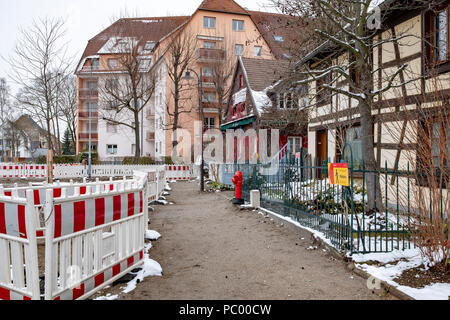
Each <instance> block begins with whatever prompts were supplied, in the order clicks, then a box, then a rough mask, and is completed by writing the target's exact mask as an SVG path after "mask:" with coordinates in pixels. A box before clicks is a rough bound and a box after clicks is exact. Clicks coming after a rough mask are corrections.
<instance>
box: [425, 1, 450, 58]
mask: <svg viewBox="0 0 450 320" xmlns="http://www.w3.org/2000/svg"><path fill="white" fill-rule="evenodd" d="M449 14H450V2H449V1H447V2H446V3H445V5H444V6H440V7H438V8H436V9H434V10H430V11H428V12H427V13H426V14H425V38H426V39H425V40H426V41H425V46H426V55H427V59H428V65H429V66H435V65H439V64H442V63H444V62H448V61H449V60H450V46H449V34H450V28H449V20H450V19H449Z"/></svg>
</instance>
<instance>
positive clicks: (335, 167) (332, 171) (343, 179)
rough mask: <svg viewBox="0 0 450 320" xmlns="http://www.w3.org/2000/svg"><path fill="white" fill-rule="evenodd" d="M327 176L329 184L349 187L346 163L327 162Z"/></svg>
mask: <svg viewBox="0 0 450 320" xmlns="http://www.w3.org/2000/svg"><path fill="white" fill-rule="evenodd" d="M328 178H329V180H330V183H331V184H337V185H340V186H345V187H349V186H350V183H349V179H348V163H329V164H328Z"/></svg>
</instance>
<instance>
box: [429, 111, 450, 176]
mask: <svg viewBox="0 0 450 320" xmlns="http://www.w3.org/2000/svg"><path fill="white" fill-rule="evenodd" d="M428 121H429V124H427V125H425V133H426V135H427V140H428V141H430V146H429V149H430V150H429V151H428V153H429V156H430V157H429V159H430V161H431V165H432V166H433V167H435V168H442V167H448V166H449V165H450V163H449V154H450V125H449V123H448V122H446V123H444V121H439V120H438V119H433V120H432V119H430V120H428ZM428 121H427V122H428ZM445 149H447V150H445ZM427 158H428V157H427Z"/></svg>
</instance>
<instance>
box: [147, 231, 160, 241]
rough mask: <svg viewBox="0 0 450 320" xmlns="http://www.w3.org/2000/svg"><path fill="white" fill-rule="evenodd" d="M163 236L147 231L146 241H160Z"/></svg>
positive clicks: (156, 232)
mask: <svg viewBox="0 0 450 320" xmlns="http://www.w3.org/2000/svg"><path fill="white" fill-rule="evenodd" d="M159 237H161V235H160V234H159V232H158V231H155V230H146V231H145V239H147V240H158V239H159Z"/></svg>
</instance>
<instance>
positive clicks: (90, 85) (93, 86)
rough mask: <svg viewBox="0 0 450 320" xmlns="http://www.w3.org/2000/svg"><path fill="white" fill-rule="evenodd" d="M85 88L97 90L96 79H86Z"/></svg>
mask: <svg viewBox="0 0 450 320" xmlns="http://www.w3.org/2000/svg"><path fill="white" fill-rule="evenodd" d="M87 89H89V90H97V81H88V82H87Z"/></svg>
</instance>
